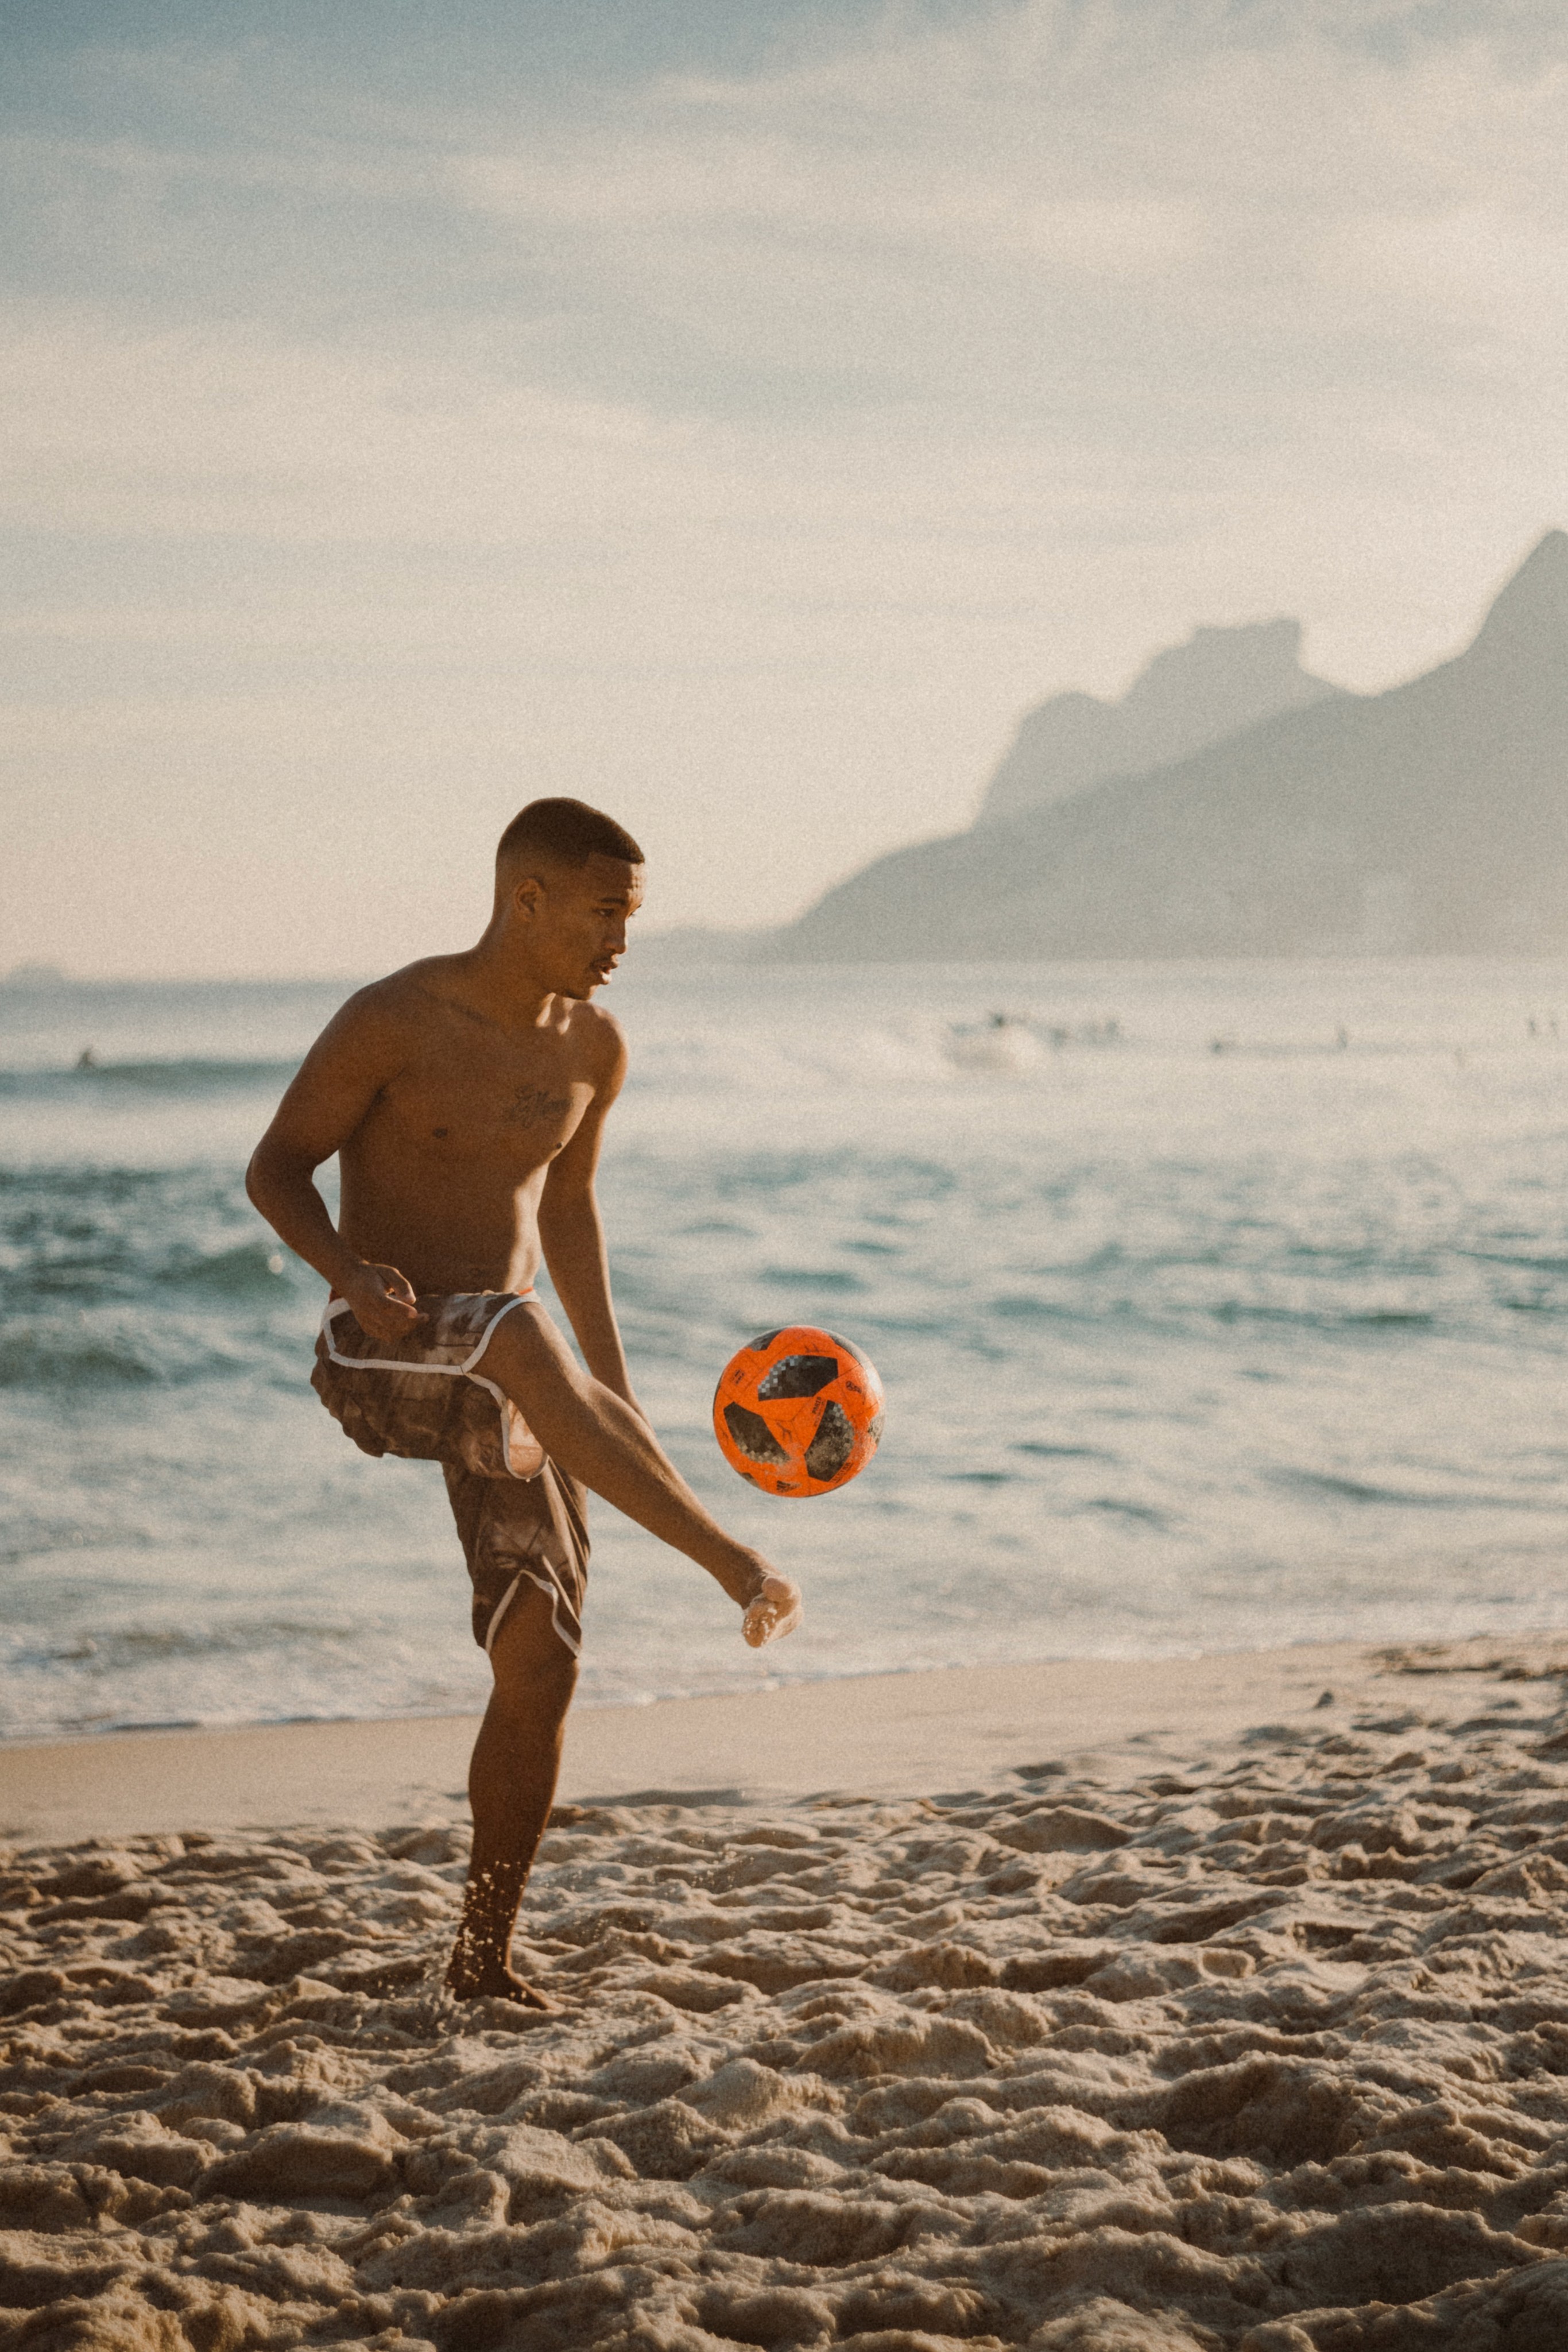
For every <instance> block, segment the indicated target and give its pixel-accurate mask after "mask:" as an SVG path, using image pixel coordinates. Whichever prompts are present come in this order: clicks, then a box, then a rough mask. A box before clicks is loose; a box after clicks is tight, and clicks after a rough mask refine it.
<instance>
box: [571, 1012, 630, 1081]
mask: <svg viewBox="0 0 1568 2352" xmlns="http://www.w3.org/2000/svg"><path fill="white" fill-rule="evenodd" d="M568 1034H569V1035H570V1038H571V1042H572V1044H573V1045H574V1046H576V1047H577V1048H578V1049H579V1051H580V1053H581V1055H582V1057H583V1062H584V1065H585V1066H588V1067H591V1071H592V1074H593V1076H594V1077H595V1079H596V1080H597V1079H599V1078H601V1077H606V1076H610V1075H611V1074H612V1073H619V1072H620V1071H622V1070H623V1069H624V1068H625V1066H626V1033H625V1031H624V1030H623V1029H622V1026H621V1024H620V1022H619V1021H617V1019H616V1018H615V1015H614V1014H613V1013H607V1012H606V1011H605V1009H604V1007H603V1006H602V1005H601V1004H591V1003H587V1002H583V1003H578V1004H574V1005H573V1006H572V1008H571V1012H570V1020H569V1029H568Z"/></svg>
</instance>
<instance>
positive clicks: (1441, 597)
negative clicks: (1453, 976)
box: [0, 0, 1568, 972]
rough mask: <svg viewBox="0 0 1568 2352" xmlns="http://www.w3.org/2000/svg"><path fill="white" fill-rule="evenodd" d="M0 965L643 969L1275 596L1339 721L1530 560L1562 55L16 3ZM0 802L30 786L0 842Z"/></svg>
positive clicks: (888, 19)
mask: <svg viewBox="0 0 1568 2352" xmlns="http://www.w3.org/2000/svg"><path fill="white" fill-rule="evenodd" d="M0 55H3V62H4V68H5V70H4V73H3V74H0V93H3V95H0V109H3V117H0V131H3V134H4V137H3V157H0V164H3V173H4V183H3V184H4V205H5V234H4V236H0V289H3V298H0V299H3V300H4V318H3V320H0V372H3V375H4V382H5V433H4V436H3V439H4V448H5V459H4V465H5V473H4V503H3V509H0V531H3V534H4V554H5V563H4V584H3V586H0V637H3V641H4V651H3V655H0V660H3V662H4V673H5V675H4V682H3V687H0V694H3V699H4V704H5V730H6V733H7V735H8V737H9V739H10V745H11V752H10V758H9V761H8V765H9V766H10V768H11V771H12V773H13V775H14V777H15V779H16V791H15V798H16V802H17V803H19V807H20V818H19V822H18V821H17V820H16V819H8V820H7V823H6V825H5V837H6V854H5V859H4V861H3V862H4V866H5V876H4V881H3V883H0V890H3V893H4V896H3V898H0V969H4V968H5V966H6V965H8V964H10V963H12V962H15V961H19V960H20V959H22V958H24V957H37V958H47V959H50V960H53V961H59V962H61V963H64V964H66V965H67V966H68V967H69V968H71V969H73V970H76V971H84V972H95V971H103V972H131V971H164V972H199V971H213V972H219V971H230V972H259V971H322V972H341V971H370V970H373V969H376V968H378V967H384V966H386V965H387V964H389V963H391V962H393V961H401V960H402V959H403V958H405V957H406V956H409V955H411V954H415V953H421V952H424V951H427V950H433V949H435V948H438V947H447V946H453V945H456V944H459V943H461V942H463V941H464V940H466V939H468V938H470V937H472V936H473V935H474V933H475V932H476V929H477V928H478V926H479V923H480V921H481V920H482V919H483V914H484V911H485V907H486V898H487V884H488V862H489V854H490V849H491V846H492V845H493V842H494V838H495V835H496V834H497V831H498V830H499V827H500V825H501V824H502V823H503V822H504V821H505V819H506V818H507V816H509V815H510V814H511V813H512V812H513V810H514V809H515V808H516V807H517V806H518V805H519V804H520V803H522V802H523V801H524V800H526V799H528V798H531V797H532V796H533V795H534V794H536V793H550V792H568V793H579V794H580V795H581V796H583V797H585V798H587V799H591V800H594V801H598V802H600V803H602V804H604V805H606V806H608V807H609V808H611V809H612V811H613V812H614V813H615V814H617V815H619V816H621V817H622V820H623V821H624V822H625V823H627V824H630V825H631V826H632V829H633V830H634V831H635V832H636V833H637V834H638V835H641V836H642V838H643V842H644V845H645V847H646V848H647V849H648V851H649V853H650V857H651V861H652V865H651V885H652V887H651V889H650V897H649V914H648V917H647V918H646V920H647V921H649V922H650V923H657V924H659V925H661V926H663V925H667V924H669V923H673V922H682V921H706V922H717V923H726V924H737V923H744V922H751V921H758V920H774V919H782V918H784V917H786V916H788V915H789V914H790V913H792V912H794V911H796V910H797V909H798V908H800V907H801V906H802V905H804V904H805V903H807V902H808V901H809V900H810V898H812V897H814V896H815V895H816V894H817V892H818V891H819V890H821V888H822V887H824V886H825V885H826V884H827V883H829V882H830V881H832V880H834V879H836V878H838V877H841V875H843V874H845V873H846V872H848V871H850V870H852V868H853V867H854V866H858V865H859V864H861V863H862V862H863V860H864V859H865V858H866V857H868V856H872V855H873V854H874V853H875V852H877V851H878V850H881V849H883V848H886V847H889V846H892V845H894V844H896V843H898V842H902V841H905V840H908V839H910V838H912V837H915V836H916V835H922V834H930V833H934V832H942V831H949V830H953V829H955V828H956V827H957V826H959V825H961V824H965V823H967V820H968V816H969V814H970V812H971V811H972V809H973V807H974V804H975V802H976V799H977V794H978V792H979V790H980V787H981V785H982V783H983V782H984V780H985V777H986V774H987V772H988V769H989V768H990V766H991V765H992V764H993V762H994V761H995V760H996V758H997V756H998V753H999V752H1000V751H1001V750H1002V748H1003V746H1004V744H1005V742H1006V740H1007V739H1008V737H1009V733H1010V731H1011V729H1012V726H1013V724H1014V722H1015V721H1016V719H1017V718H1018V716H1019V712H1020V711H1021V710H1022V709H1024V708H1025V707H1026V706H1027V705H1028V704H1029V703H1030V702H1032V701H1036V700H1038V699H1040V697H1041V696H1042V695H1044V694H1046V693H1048V692H1051V691H1054V690H1055V689H1057V688H1061V687H1065V686H1080V687H1086V688H1091V689H1093V690H1095V691H1100V692H1105V691H1114V690H1117V689H1119V688H1121V686H1123V685H1124V683H1125V681H1126V679H1127V678H1128V677H1130V675H1131V674H1132V673H1133V671H1134V669H1135V668H1136V667H1138V666H1139V664H1140V663H1141V662H1142V660H1143V659H1144V658H1145V656H1147V655H1148V654H1149V653H1150V652H1151V651H1152V650H1154V649H1155V647H1156V646H1159V645H1162V644H1167V643H1170V642H1172V641H1174V640H1176V639H1177V638H1179V637H1182V636H1185V635H1186V634H1187V633H1188V632H1189V630H1190V629H1191V628H1192V626H1193V625H1194V624H1195V623H1197V622H1199V621H1208V622H1232V621H1241V620H1251V619H1257V618H1260V617H1263V616H1266V615H1268V614H1274V613H1278V612H1291V613H1299V614H1301V616H1302V618H1303V619H1304V621H1305V622H1306V624H1307V658H1308V660H1309V662H1310V663H1311V664H1312V666H1313V667H1317V668H1319V669H1321V670H1322V671H1324V672H1325V673H1326V674H1327V675H1329V676H1330V677H1335V678H1338V679H1340V680H1342V681H1343V682H1344V683H1346V684H1349V685H1353V686H1357V687H1375V686H1380V685H1384V684H1386V683H1389V682H1391V681H1392V680H1394V679H1395V678H1396V677H1402V676H1405V675H1406V674H1408V673H1409V672H1411V671H1413V670H1415V669H1417V668H1420V667H1425V666H1427V664H1429V663H1430V662H1432V661H1433V660H1435V659H1437V658H1439V657H1441V656H1443V655H1444V654H1446V653H1448V652H1450V651H1452V650H1454V649H1455V648H1456V647H1457V646H1458V644H1460V643H1461V642H1462V641H1463V640H1464V639H1465V638H1466V636H1468V635H1469V632H1470V630H1471V628H1472V627H1473V625H1474V624H1475V622H1476V620H1477V619H1478V617H1479V613H1480V611H1481V609H1482V607H1483V605H1484V604H1485V602H1486V600H1487V598H1488V596H1489V595H1490V593H1491V592H1492V591H1493V590H1494V589H1495V587H1496V586H1497V585H1498V584H1499V583H1500V580H1501V579H1502V577H1503V576H1504V575H1505V574H1506V573H1507V572H1509V571H1510V570H1511V569H1512V567H1513V565H1514V564H1515V563H1516V562H1518V561H1519V559H1520V558H1521V556H1522V555H1523V554H1524V553H1525V551H1527V549H1528V548H1529V546H1530V545H1531V543H1532V542H1533V541H1534V540H1535V539H1536V538H1537V537H1538V535H1539V534H1540V532H1541V531H1542V530H1543V529H1545V528H1546V527H1547V526H1548V525H1549V524H1552V523H1554V522H1555V523H1568V433H1565V432H1564V429H1563V415H1564V405H1565V404H1564V392H1565V377H1568V371H1565V368H1564V359H1565V357H1568V234H1565V228H1568V173H1564V169H1563V156H1564V154H1565V153H1568V11H1564V10H1563V7H1562V5H1561V0H1542V5H1531V6H1525V5H1509V0H1485V5H1473V6H1458V5H1407V4H1406V0H1341V5H1333V0H1322V5H1312V0H1280V5H1245V0H1228V4H1227V0H1210V5H1204V0H1172V5H1157V0H1104V5H1099V0H1086V4H1085V5H1078V4H1077V0H1009V5H987V0H945V5H944V4H943V0H931V5H904V6H894V7H881V6H875V7H873V6H869V5H860V0H834V5H822V6H807V5H796V0H778V5H760V4H758V5H748V0H439V5H423V0H373V5H369V4H368V0H330V5H323V0H206V4H205V5H183V0H171V5H163V6H159V5H149V0H96V5H73V0H27V5H14V0H0ZM9 796H10V795H8V797H9Z"/></svg>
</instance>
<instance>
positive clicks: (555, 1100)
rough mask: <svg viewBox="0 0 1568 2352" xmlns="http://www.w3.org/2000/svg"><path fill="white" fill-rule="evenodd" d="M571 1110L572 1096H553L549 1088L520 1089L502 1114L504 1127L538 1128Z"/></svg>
mask: <svg viewBox="0 0 1568 2352" xmlns="http://www.w3.org/2000/svg"><path fill="white" fill-rule="evenodd" d="M570 1108H571V1097H570V1095H552V1094H551V1092H550V1090H549V1087H518V1088H517V1092H516V1094H515V1095H514V1096H513V1097H512V1099H511V1101H510V1102H509V1103H508V1104H507V1107H506V1108H505V1110H504V1111H503V1112H502V1113H501V1125H502V1126H503V1127H538V1126H540V1125H542V1123H543V1122H544V1121H545V1120H546V1119H549V1118H560V1116H561V1114H562V1112H563V1111H568V1110H570Z"/></svg>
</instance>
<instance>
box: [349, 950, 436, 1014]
mask: <svg viewBox="0 0 1568 2352" xmlns="http://www.w3.org/2000/svg"><path fill="white" fill-rule="evenodd" d="M453 961H455V959H454V958H453V957H451V956H422V957H421V958H420V959H419V961H418V962H416V963H405V964H402V965H401V966H400V967H399V969H398V970H397V971H389V972H388V973H387V974H386V975H385V977H384V978H383V979H381V980H371V981H367V982H366V983H365V985H364V987H363V988H357V989H356V990H355V991H354V993H353V994H352V996H350V997H348V998H347V999H346V1000H345V1001H344V1003H343V1005H342V1007H341V1010H340V1013H339V1018H340V1020H341V1019H343V1018H345V1017H346V1018H348V1019H349V1020H351V1021H355V1020H365V1021H390V1022H402V1021H418V1020H419V1019H421V1018H422V1017H424V1018H428V1016H429V1014H430V1013H431V1012H432V1011H433V1010H434V1007H435V1005H436V1004H437V1003H438V1002H439V1001H440V1000H441V997H442V994H443V982H444V980H445V979H446V977H447V967H448V966H449V965H450V964H451V963H452V962H453Z"/></svg>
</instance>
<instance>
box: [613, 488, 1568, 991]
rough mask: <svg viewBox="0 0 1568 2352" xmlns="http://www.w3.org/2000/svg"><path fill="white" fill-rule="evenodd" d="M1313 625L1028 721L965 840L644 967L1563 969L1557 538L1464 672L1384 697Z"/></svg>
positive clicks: (1179, 659) (1226, 649) (1564, 736)
mask: <svg viewBox="0 0 1568 2352" xmlns="http://www.w3.org/2000/svg"><path fill="white" fill-rule="evenodd" d="M1300 650H1301V629H1300V625H1299V624H1298V623H1297V622H1295V621H1292V620H1272V621H1265V622H1261V623H1258V624H1255V625H1250V626H1248V627H1243V628H1235V629H1213V628H1200V629H1198V630H1197V632H1196V634H1195V635H1193V636H1192V637H1191V638H1190V639H1189V640H1188V642H1187V643H1186V645H1183V646H1175V647H1172V648H1170V649H1169V650H1168V651H1166V652H1163V653H1159V654H1156V655H1155V657H1154V659H1153V660H1152V661H1150V662H1149V663H1148V664H1147V665H1146V667H1145V668H1144V669H1143V670H1142V671H1141V673H1140V674H1139V676H1138V677H1137V678H1136V679H1134V683H1133V685H1132V686H1131V687H1130V688H1128V690H1127V692H1126V693H1125V694H1124V696H1123V697H1122V698H1120V700H1118V701H1115V702H1105V701H1101V700H1099V699H1097V698H1094V697H1092V696H1091V695H1085V694H1060V695H1057V696H1054V697H1053V698H1051V700H1050V701H1048V702H1046V703H1043V704H1041V705H1040V707H1039V708H1038V709H1034V710H1031V711H1030V712H1029V713H1028V714H1027V716H1026V717H1025V719H1023V721H1022V723H1021V725H1020V726H1019V730H1018V733H1017V735H1016V737H1015V738H1014V740H1013V742H1012V744H1011V746H1010V747H1009V750H1008V751H1007V754H1006V756H1005V757H1004V758H1003V760H1002V761H1001V763H1000V765H999V767H998V769H997V772H996V773H995V775H994V776H993V777H992V779H991V782H990V784H989V786H988V790H987V792H986V794H985V797H984V799H983V802H982V803H981V807H980V811H979V814H978V817H977V821H976V823H975V824H974V825H973V826H972V828H971V829H970V830H969V831H968V832H967V833H961V834H954V835H950V836H948V837H947V838H946V839H943V840H939V841H928V842H922V843H919V844H917V845H915V846H913V847H911V848H907V849H900V850H894V852H892V854H891V855H889V856H885V857H880V858H878V859H876V860H875V861H874V863H873V864H872V865H870V866H866V867H864V868H863V869H862V872H860V873H858V874H855V875H853V876H852V877H850V879H849V880H848V881H845V882H841V883H840V884H839V885H838V886H837V887H835V888H833V889H831V890H829V891H828V892H827V893H826V894H825V896H824V897H822V898H820V899H819V900H818V902H817V903H816V905H815V906H814V907H812V908H810V909H809V910H808V911H807V912H806V913H805V914H804V915H803V916H801V918H800V920H799V921H798V922H795V923H792V924H789V925H788V926H787V927H786V928H784V929H780V930H775V931H766V932H763V931H756V932H750V933H745V934H737V933H728V934H726V933H720V932H706V933H703V932H685V933H683V934H679V935H674V934H672V935H667V936H666V938H665V939H664V940H650V941H649V942H648V943H647V947H648V948H649V949H651V950H653V956H652V957H651V958H650V961H660V962H664V961H671V962H673V961H682V962H685V961H709V960H730V961H734V960H738V959H745V960H747V961H751V960H758V961H810V962H855V961H898V962H903V961H915V960H925V961H946V960H963V961H985V962H1001V961H1011V960H1015V959H1016V960H1019V961H1025V960H1027V961H1036V960H1040V961H1047V960H1053V959H1056V958H1092V959H1100V958H1113V959H1114V958H1145V957H1153V958H1161V957H1186V956H1206V957H1207V956H1273V955H1291V956H1301V955H1306V956H1312V955H1333V954H1365V955H1402V954H1487V955H1521V956H1529V955H1542V954H1553V953H1556V952H1559V951H1562V950H1568V534H1565V533H1564V532H1563V531H1561V530H1551V531H1548V532H1547V533H1546V535H1545V537H1544V538H1543V539H1542V541H1540V542H1539V544H1538V545H1537V546H1536V547H1535V548H1534V549H1533V551H1531V554H1530V555H1529V556H1528V557H1527V559H1526V560H1525V562H1523V563H1522V564H1521V567H1520V569H1519V570H1518V571H1517V572H1515V573H1514V575H1513V577H1512V579H1511V580H1510V581H1509V583H1508V584H1507V586H1506V587H1505V588H1504V589H1503V590H1502V592H1501V593H1500V595H1499V596H1498V598H1497V599H1496V601H1495V603H1494V604H1492V606H1491V609H1490V612H1489V613H1488V614H1487V616H1486V618H1485V621H1484V622H1483V624H1482V625H1481V627H1480V630H1479V633H1478V635H1477V636H1476V637H1475V639H1474V641H1473V643H1472V644H1471V645H1470V646H1469V647H1468V648H1467V649H1466V651H1465V652H1463V653H1461V654H1459V655H1458V656H1457V657H1456V658H1455V659H1453V660H1451V661H1447V662H1444V663H1442V664H1441V665H1440V666H1439V667H1437V668H1436V669H1433V670H1429V671H1427V673H1426V674H1425V675H1424V676H1422V677H1416V678H1412V679H1410V680H1409V681H1408V682H1407V683H1406V684H1405V685H1402V686H1396V687H1393V688H1389V690H1388V691H1387V692H1385V693H1383V694H1373V695H1358V694H1351V693H1347V692H1346V691H1345V690H1344V689H1343V688H1339V687H1335V686H1333V685H1331V684H1329V682H1328V681H1327V680H1326V679H1322V678H1318V677H1312V675H1311V674H1310V673H1309V672H1308V671H1306V670H1304V669H1303V668H1302V667H1301V661H1300Z"/></svg>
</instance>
